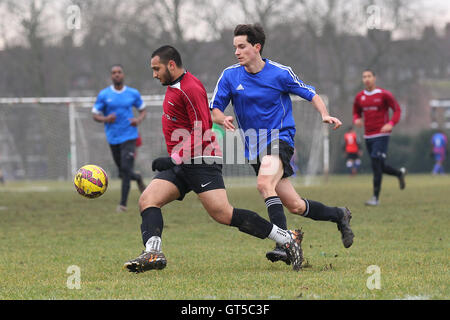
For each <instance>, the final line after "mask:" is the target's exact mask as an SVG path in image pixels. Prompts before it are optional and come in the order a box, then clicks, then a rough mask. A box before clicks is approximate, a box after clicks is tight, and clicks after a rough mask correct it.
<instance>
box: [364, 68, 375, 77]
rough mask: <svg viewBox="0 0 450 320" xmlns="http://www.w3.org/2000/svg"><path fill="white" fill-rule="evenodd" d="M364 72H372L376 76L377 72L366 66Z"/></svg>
mask: <svg viewBox="0 0 450 320" xmlns="http://www.w3.org/2000/svg"><path fill="white" fill-rule="evenodd" d="M364 72H372V75H373V76H375V75H376V74H375V71H373V70H372V69H370V68H366V69H364V71H363V73H364Z"/></svg>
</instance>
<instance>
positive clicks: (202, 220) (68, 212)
mask: <svg viewBox="0 0 450 320" xmlns="http://www.w3.org/2000/svg"><path fill="white" fill-rule="evenodd" d="M147 181H148V179H147ZM249 181H251V183H253V184H254V183H255V180H254V178H250V180H249ZM294 181H295V183H296V185H297V191H298V192H299V194H300V195H302V196H303V197H306V198H310V199H313V200H317V201H321V202H323V203H325V204H327V205H338V206H344V205H345V206H348V207H349V208H350V209H351V211H352V213H353V219H352V228H353V231H354V233H355V241H354V244H353V246H352V247H351V248H350V249H345V248H344V247H343V245H342V243H341V240H340V233H339V231H338V230H337V228H336V225H335V224H333V223H330V222H316V221H312V220H310V219H306V218H301V217H297V216H294V215H291V214H289V213H287V218H288V226H289V227H290V228H294V227H295V228H297V227H302V228H303V230H304V232H305V238H304V242H303V249H304V254H305V257H306V259H307V266H306V267H305V268H304V269H303V270H302V271H300V272H294V271H292V269H291V267H290V266H287V265H285V264H284V263H271V262H269V261H268V260H266V258H265V252H266V251H268V250H270V249H272V248H273V243H272V242H271V241H270V240H260V239H256V238H252V237H250V236H248V235H245V234H243V233H241V232H239V231H238V230H237V229H235V228H230V227H226V226H223V225H219V224H218V223H216V222H214V221H213V220H212V219H211V218H210V217H209V216H208V215H207V213H206V212H205V210H204V209H203V208H202V206H201V204H200V202H199V201H198V200H197V198H196V195H195V194H193V193H191V194H189V195H188V196H187V197H186V198H185V200H184V201H183V202H178V201H177V202H175V203H172V204H170V205H168V206H167V207H165V208H164V210H163V216H164V223H165V229H164V234H163V245H162V249H163V251H164V253H165V255H166V257H167V259H168V265H167V267H166V268H165V269H164V270H162V271H149V272H146V273H143V274H133V273H129V272H127V271H125V270H123V269H122V265H123V263H124V262H125V261H127V260H129V259H131V258H134V257H136V256H137V255H138V254H140V252H141V250H142V243H141V236H140V222H141V221H140V216H139V213H138V209H137V199H138V191H137V189H136V187H135V186H134V185H133V189H132V191H131V194H130V198H129V211H128V212H127V213H120V214H119V213H116V212H115V208H116V205H117V203H118V199H119V181H112V183H111V185H110V187H109V190H108V191H107V192H106V194H105V195H103V196H102V197H101V198H98V199H94V200H88V199H84V198H82V197H80V196H79V195H78V194H77V193H76V191H75V189H74V187H73V185H72V182H71V181H68V182H39V183H37V182H33V183H16V182H14V183H13V182H10V183H7V184H5V185H0V244H1V249H0V299H225V300H228V299H449V298H450V289H449V283H450V276H449V261H450V259H449V258H450V257H449V253H450V250H449V227H450V193H449V191H450V177H448V176H444V177H432V176H425V175H410V176H407V187H406V189H405V190H404V191H400V190H399V188H398V182H397V180H396V179H394V178H391V177H388V176H385V177H384V181H383V188H382V193H381V205H380V206H379V207H375V208H372V207H371V208H368V207H365V206H364V201H365V200H367V199H368V198H369V197H370V195H371V176H369V175H361V176H357V177H355V178H350V177H347V176H332V177H330V179H329V180H328V182H327V183H323V184H320V185H313V186H309V187H305V186H302V185H301V182H302V179H301V178H298V180H294ZM229 185H233V186H232V187H230V188H228V195H229V198H230V201H231V203H232V204H233V205H234V206H236V207H241V208H247V209H251V210H254V211H257V212H258V213H260V214H261V215H262V216H264V217H267V212H266V208H265V205H264V202H263V200H262V199H261V198H260V196H259V194H258V192H257V190H256V188H255V187H254V186H248V187H245V186H237V185H235V184H233V183H231V184H229ZM371 265H376V266H378V267H379V270H380V273H379V280H380V285H381V288H380V289H372V290H370V289H369V288H368V287H367V282H368V278H369V277H371V274H369V273H367V268H368V267H369V266H371ZM70 266H77V267H78V268H79V270H80V289H69V287H70V286H69V287H68V285H67V284H68V282H69V284H74V283H75V282H71V279H72V278H71V276H73V274H72V273H70V272H69V273H67V272H68V268H69V267H70ZM69 271H70V270H69ZM372 276H374V275H372ZM369 282H370V279H369ZM371 283H373V282H371Z"/></svg>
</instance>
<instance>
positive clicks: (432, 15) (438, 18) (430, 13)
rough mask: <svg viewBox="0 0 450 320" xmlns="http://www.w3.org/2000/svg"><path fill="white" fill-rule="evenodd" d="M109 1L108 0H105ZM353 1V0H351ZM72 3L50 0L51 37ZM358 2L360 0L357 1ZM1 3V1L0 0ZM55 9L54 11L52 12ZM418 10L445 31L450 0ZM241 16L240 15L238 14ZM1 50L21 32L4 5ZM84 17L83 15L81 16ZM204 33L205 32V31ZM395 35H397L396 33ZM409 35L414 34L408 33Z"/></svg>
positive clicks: (427, 0)
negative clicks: (6, 40)
mask: <svg viewBox="0 0 450 320" xmlns="http://www.w3.org/2000/svg"><path fill="white" fill-rule="evenodd" d="M15 1H17V2H19V1H22V2H26V1H29V0H15ZM104 1H105V2H107V1H108V0H104ZM350 1H351V0H350ZM68 3H70V1H69V0H66V1H62V0H50V10H48V12H46V13H47V15H46V20H47V21H51V22H50V23H51V24H52V25H51V26H50V28H48V29H49V30H48V32H50V34H48V35H49V36H50V38H52V37H53V38H54V39H55V40H57V39H59V37H60V35H61V34H62V33H64V28H65V21H66V18H65V15H64V14H65V8H63V6H67V4H68ZM355 3H356V4H357V3H358V2H355ZM0 4H1V1H0ZM356 7H357V6H356ZM50 11H53V12H50ZM417 11H418V12H420V14H421V19H422V21H423V25H431V24H433V25H434V26H435V27H436V29H437V31H438V32H439V33H442V32H443V29H444V26H445V25H446V23H448V22H450V0H418V1H417ZM81 15H82V13H81ZM232 15H233V16H235V17H237V16H236V13H235V12H233V13H232ZM51 16H53V18H54V19H49V17H51ZM238 16H239V15H238ZM0 17H1V19H0V50H1V49H2V48H3V46H4V44H3V39H4V38H7V39H8V42H12V43H14V42H15V41H14V40H15V39H17V34H19V32H20V28H21V27H20V24H19V23H18V20H14V19H9V18H8V16H7V14H5V12H4V10H3V12H2V7H1V6H0ZM81 17H82V16H81ZM198 28H202V25H201V24H200V25H198V26H197V28H191V29H192V30H190V31H192V32H189V30H188V32H187V34H186V35H187V36H188V37H189V35H190V34H197V35H198V34H202V33H203V32H198V30H195V29H198ZM61 31H63V32H61ZM203 34H204V33H203ZM394 36H395V35H394ZM408 36H414V35H411V34H408Z"/></svg>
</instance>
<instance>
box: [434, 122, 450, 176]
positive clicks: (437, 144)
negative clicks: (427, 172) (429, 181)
mask: <svg viewBox="0 0 450 320" xmlns="http://www.w3.org/2000/svg"><path fill="white" fill-rule="evenodd" d="M447 143H448V140H447V136H446V135H445V133H444V132H443V131H438V132H436V133H435V134H433V136H432V137H431V146H432V150H431V152H432V154H433V156H434V160H435V161H436V163H435V165H434V168H433V174H434V175H437V174H444V166H443V163H444V160H445V156H446V154H447V152H448V149H447Z"/></svg>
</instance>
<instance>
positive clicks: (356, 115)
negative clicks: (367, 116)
mask: <svg viewBox="0 0 450 320" xmlns="http://www.w3.org/2000/svg"><path fill="white" fill-rule="evenodd" d="M358 98H359V94H357V95H356V97H355V100H354V101H353V122H355V120H357V119H361V117H362V108H361V106H360V105H359V102H358V101H359V99H358Z"/></svg>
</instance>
